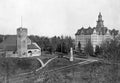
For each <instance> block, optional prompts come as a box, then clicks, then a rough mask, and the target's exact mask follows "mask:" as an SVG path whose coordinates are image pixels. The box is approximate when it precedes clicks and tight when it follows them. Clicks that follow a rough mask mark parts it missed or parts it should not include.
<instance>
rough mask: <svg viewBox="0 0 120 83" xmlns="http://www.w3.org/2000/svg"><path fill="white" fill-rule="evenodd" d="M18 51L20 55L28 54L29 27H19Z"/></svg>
mask: <svg viewBox="0 0 120 83" xmlns="http://www.w3.org/2000/svg"><path fill="white" fill-rule="evenodd" d="M17 52H18V56H19V57H26V56H27V29H26V28H22V27H20V28H18V29H17Z"/></svg>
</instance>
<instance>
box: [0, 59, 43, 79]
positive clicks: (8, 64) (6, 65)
mask: <svg viewBox="0 0 120 83" xmlns="http://www.w3.org/2000/svg"><path fill="white" fill-rule="evenodd" d="M40 66H41V64H40V63H39V61H38V60H36V59H32V58H0V78H2V77H3V76H5V75H8V76H9V77H11V76H14V75H18V74H21V73H26V72H31V71H33V70H34V69H37V68H39V67H40Z"/></svg>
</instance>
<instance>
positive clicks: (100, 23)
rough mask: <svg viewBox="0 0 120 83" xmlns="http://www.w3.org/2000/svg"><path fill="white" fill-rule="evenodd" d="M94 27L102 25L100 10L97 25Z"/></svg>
mask: <svg viewBox="0 0 120 83" xmlns="http://www.w3.org/2000/svg"><path fill="white" fill-rule="evenodd" d="M96 27H104V24H103V20H102V14H101V12H99V15H98V21H97V25H96Z"/></svg>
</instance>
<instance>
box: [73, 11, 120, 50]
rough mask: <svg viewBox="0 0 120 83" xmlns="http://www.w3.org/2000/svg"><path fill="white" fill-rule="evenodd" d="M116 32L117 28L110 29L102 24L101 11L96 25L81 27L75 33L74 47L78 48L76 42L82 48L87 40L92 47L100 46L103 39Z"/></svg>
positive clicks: (107, 38)
mask: <svg viewBox="0 0 120 83" xmlns="http://www.w3.org/2000/svg"><path fill="white" fill-rule="evenodd" d="M117 34H118V30H115V29H113V30H110V29H108V28H107V27H105V26H104V21H103V19H102V15H101V13H99V15H98V20H97V25H96V27H93V28H91V27H88V28H86V29H85V28H84V27H82V28H81V29H79V30H78V31H77V32H76V34H75V48H76V49H77V48H78V43H80V44H81V49H82V50H84V48H85V46H86V44H87V42H88V41H89V40H90V41H91V43H92V45H93V48H94V50H95V47H96V46H97V45H98V46H100V45H101V44H102V42H103V41H105V40H111V39H113V38H114V36H115V35H117Z"/></svg>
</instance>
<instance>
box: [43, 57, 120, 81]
mask: <svg viewBox="0 0 120 83" xmlns="http://www.w3.org/2000/svg"><path fill="white" fill-rule="evenodd" d="M58 60H59V59H58ZM56 61H57V60H56ZM53 63H54V64H55V65H54V66H56V65H57V67H58V66H61V64H62V66H63V65H68V64H71V63H70V62H69V61H68V62H67V61H63V60H61V62H59V63H56V62H53ZM52 65H53V64H52ZM49 67H50V68H52V67H53V66H49ZM45 79H47V81H46V80H44V82H43V83H120V65H115V64H106V63H103V62H93V63H90V64H85V65H76V66H73V67H70V68H66V69H64V70H61V71H54V72H50V73H47V74H46V78H45ZM53 79H54V80H53ZM49 81H52V82H49Z"/></svg>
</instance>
